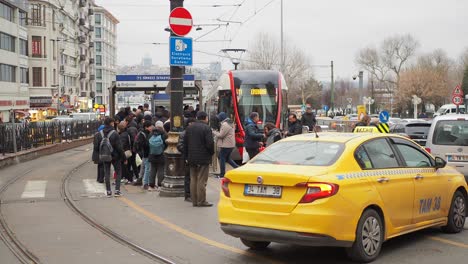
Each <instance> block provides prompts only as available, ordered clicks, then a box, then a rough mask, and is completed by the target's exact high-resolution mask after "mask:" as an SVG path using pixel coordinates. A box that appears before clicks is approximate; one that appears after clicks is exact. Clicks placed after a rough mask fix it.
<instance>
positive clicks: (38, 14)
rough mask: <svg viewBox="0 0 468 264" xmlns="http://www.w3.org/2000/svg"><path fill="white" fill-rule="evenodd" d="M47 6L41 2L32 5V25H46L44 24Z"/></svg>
mask: <svg viewBox="0 0 468 264" xmlns="http://www.w3.org/2000/svg"><path fill="white" fill-rule="evenodd" d="M43 11H44V12H45V8H44V7H43V6H42V5H39V4H32V5H31V25H33V26H45V24H44V20H43V19H44V15H43Z"/></svg>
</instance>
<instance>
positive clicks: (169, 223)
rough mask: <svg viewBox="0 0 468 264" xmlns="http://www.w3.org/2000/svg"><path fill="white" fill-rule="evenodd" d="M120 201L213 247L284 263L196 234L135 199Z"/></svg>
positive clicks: (122, 198)
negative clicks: (154, 212) (140, 204)
mask: <svg viewBox="0 0 468 264" xmlns="http://www.w3.org/2000/svg"><path fill="white" fill-rule="evenodd" d="M119 200H120V201H122V202H123V203H125V204H126V205H128V206H129V207H130V208H132V209H134V210H135V211H137V212H139V213H141V214H142V215H144V216H146V217H148V218H149V219H151V220H153V221H155V222H158V223H160V224H162V225H164V226H165V227H167V228H169V229H172V230H173V231H176V232H177V233H179V234H182V235H184V236H186V237H190V238H192V239H195V240H197V241H200V242H202V243H205V244H208V245H210V246H213V247H217V248H220V249H224V250H227V251H231V252H234V253H238V254H241V255H245V256H249V257H253V258H257V259H260V260H262V261H267V262H269V263H278V264H280V263H282V262H279V261H274V260H272V259H269V258H267V257H263V256H260V255H257V254H254V253H251V252H248V251H246V250H242V249H239V248H235V247H231V246H228V245H226V244H222V243H219V242H216V241H214V240H211V239H209V238H206V237H204V236H201V235H199V234H196V233H193V232H191V231H189V230H187V229H184V228H182V227H180V226H178V225H175V224H173V223H171V222H169V221H167V220H164V219H162V218H161V217H159V216H157V215H155V214H153V213H151V212H149V211H147V210H145V209H144V208H142V207H140V206H138V205H137V204H136V203H134V202H133V201H130V200H128V199H127V198H125V197H120V198H119Z"/></svg>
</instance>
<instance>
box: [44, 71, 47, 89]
mask: <svg viewBox="0 0 468 264" xmlns="http://www.w3.org/2000/svg"><path fill="white" fill-rule="evenodd" d="M44 86H47V67H45V68H44Z"/></svg>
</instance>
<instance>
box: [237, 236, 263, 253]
mask: <svg viewBox="0 0 468 264" xmlns="http://www.w3.org/2000/svg"><path fill="white" fill-rule="evenodd" d="M240 240H241V242H242V244H244V245H245V246H247V247H249V248H250V249H253V250H262V249H265V248H267V247H268V246H269V245H270V243H271V242H268V241H252V240H247V239H245V238H241V239H240Z"/></svg>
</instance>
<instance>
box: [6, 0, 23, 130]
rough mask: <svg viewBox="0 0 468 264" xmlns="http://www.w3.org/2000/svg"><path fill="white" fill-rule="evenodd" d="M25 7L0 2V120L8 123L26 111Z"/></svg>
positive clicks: (19, 2)
mask: <svg viewBox="0 0 468 264" xmlns="http://www.w3.org/2000/svg"><path fill="white" fill-rule="evenodd" d="M27 8H28V7H27V5H26V4H25V1H22V0H0V119H1V121H2V122H10V121H11V119H12V118H13V112H16V114H17V115H20V114H22V113H24V112H23V111H27V109H28V108H29V92H28V82H29V79H28V33H27V28H26V16H27Z"/></svg>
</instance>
